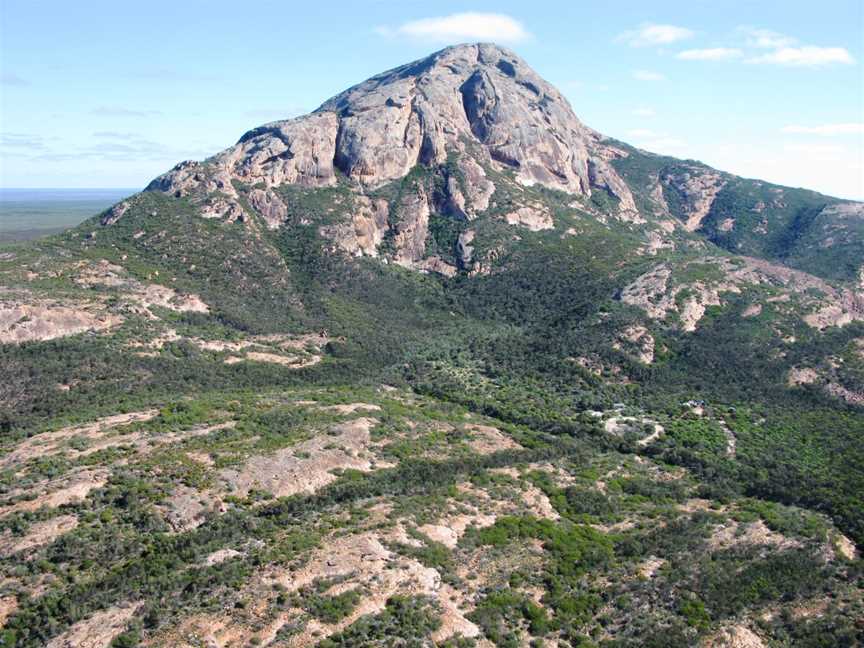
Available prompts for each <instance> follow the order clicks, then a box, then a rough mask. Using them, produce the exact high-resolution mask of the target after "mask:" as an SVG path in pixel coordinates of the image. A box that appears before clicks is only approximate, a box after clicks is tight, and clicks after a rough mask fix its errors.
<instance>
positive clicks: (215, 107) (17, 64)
mask: <svg viewBox="0 0 864 648" xmlns="http://www.w3.org/2000/svg"><path fill="white" fill-rule="evenodd" d="M49 4H51V8H52V11H49V12H45V11H44V10H42V9H39V8H34V7H33V6H31V4H29V3H24V2H16V1H7V2H5V3H4V5H3V14H4V19H3V21H2V26H0V30H2V36H3V38H2V41H3V45H2V64H0V65H2V70H0V71H2V79H0V80H2V85H0V88H2V98H0V106H2V114H3V120H2V121H3V123H2V127H0V186H2V187H3V188H6V189H130V188H133V187H141V188H143V187H145V186H146V185H147V184H148V183H149V182H150V181H151V180H152V179H153V178H155V177H156V176H158V175H160V174H161V173H164V172H165V171H167V170H168V169H170V168H171V167H172V166H174V165H175V164H176V163H177V162H180V161H181V160H186V159H195V160H200V159H203V158H205V157H208V156H210V155H213V154H215V153H217V152H219V151H220V150H223V149H225V148H227V147H229V146H231V145H232V144H233V143H234V142H236V141H237V139H238V138H239V137H240V136H241V135H242V133H244V132H246V131H247V130H249V129H251V128H254V127H256V126H258V125H260V124H263V123H267V122H270V121H275V120H278V119H289V118H292V117H297V116H299V115H302V114H305V113H307V112H311V111H312V110H314V109H315V107H317V106H318V105H320V104H321V103H322V102H323V101H325V100H326V99H327V98H329V97H331V96H333V95H335V94H337V93H339V92H341V91H342V90H344V89H346V88H348V87H350V86H352V85H355V84H357V83H360V82H362V81H363V80H365V79H367V78H369V77H371V76H373V75H375V74H378V73H380V72H382V71H384V70H389V69H392V68H394V67H398V66H400V65H404V64H406V63H409V62H411V61H414V60H417V59H420V58H423V57H425V56H428V55H429V54H430V53H433V52H435V51H438V50H440V49H442V48H444V47H447V46H450V45H454V44H458V43H462V42H473V41H487V42H488V41H492V42H495V43H496V44H499V45H501V46H503V47H506V48H508V49H511V50H513V51H514V52H515V53H516V54H518V55H519V56H520V57H521V58H523V59H524V60H525V61H526V63H527V64H528V65H530V66H531V67H532V68H533V69H535V70H536V71H537V73H538V74H539V75H540V76H541V77H543V78H545V79H546V80H548V81H549V82H550V83H551V84H552V85H554V86H556V87H557V88H558V89H559V90H560V91H561V92H562V94H563V95H564V96H565V97H566V98H567V100H568V101H569V103H570V104H571V106H572V107H573V110H574V112H575V113H576V115H577V116H578V117H579V119H580V120H581V121H583V122H584V123H585V124H586V125H588V126H589V127H591V128H593V129H595V130H597V131H599V132H601V133H603V134H604V135H607V136H609V137H612V138H614V139H618V140H621V141H624V142H627V143H629V144H632V145H634V146H637V147H639V148H642V149H644V150H647V151H650V152H652V153H658V154H661V155H669V156H672V157H677V158H685V159H694V160H698V161H700V162H703V163H705V164H708V165H710V166H712V167H715V168H717V169H719V170H721V171H725V172H728V173H732V174H735V175H739V176H742V177H745V178H754V179H759V180H764V181H766V182H771V183H776V184H782V185H786V186H791V187H801V188H806V189H811V190H814V191H818V192H820V193H824V194H827V195H833V196H837V197H841V198H847V199H854V200H862V199H864V81H862V78H861V70H860V67H859V66H860V61H861V60H862V57H864V43H862V42H861V39H860V32H859V31H858V28H859V27H860V25H861V22H862V18H864V13H862V12H864V8H862V6H861V5H860V3H857V2H851V1H848V0H833V1H832V2H829V3H827V5H825V4H823V5H821V7H820V10H819V11H818V12H817V11H814V10H813V9H812V7H811V6H810V5H809V4H805V3H803V2H793V3H788V4H787V5H786V6H784V10H783V15H776V14H775V12H773V11H772V10H771V9H770V8H765V7H754V6H752V5H751V4H750V3H748V2H744V1H743V0H742V1H739V2H736V3H734V6H730V5H726V6H724V7H723V8H720V9H718V8H715V7H706V6H699V7H691V6H684V7H682V6H676V4H675V3H671V2H666V3H661V4H660V5H659V6H656V7H652V8H645V7H642V6H637V5H636V4H635V3H624V4H623V5H622V6H621V7H620V8H619V9H620V10H619V11H616V12H615V15H614V16H609V15H607V12H603V11H602V10H601V9H600V8H598V7H590V6H589V7H578V8H575V7H570V6H558V4H557V3H541V4H540V5H538V6H535V8H534V10H533V11H531V12H527V11H524V10H523V9H522V8H521V7H520V5H519V4H518V3H515V2H498V3H489V2H479V3H474V4H473V5H471V6H465V5H464V4H463V3H453V2H449V3H443V5H440V6H438V7H437V9H436V11H435V12H433V14H434V15H430V14H429V13H426V12H422V11H419V10H418V9H417V8H416V7H412V6H408V7H405V6H402V5H401V4H395V3H390V2H386V1H382V2H375V3H372V4H371V5H368V6H365V7H362V8H359V7H354V6H350V5H349V6H344V7H343V8H342V11H340V12H333V11H332V10H330V11H326V12H325V11H323V9H319V8H317V7H302V8H293V7H280V6H275V5H272V4H270V3H267V2H259V3H257V4H256V5H255V6H254V7H250V8H247V9H245V10H244V15H253V14H254V13H255V10H256V9H266V10H267V11H268V12H272V17H273V20H271V21H268V22H267V24H259V23H256V28H257V29H259V30H260V31H261V34H260V38H259V41H260V47H259V48H256V49H255V50H253V49H252V48H249V47H245V43H238V39H237V37H238V34H237V31H236V23H235V19H236V17H237V16H236V14H237V12H236V11H235V10H234V9H233V7H232V6H231V5H230V4H228V3H215V4H211V5H208V7H210V8H211V11H210V12H209V13H208V14H207V15H206V16H203V17H202V16H200V15H199V14H200V11H197V9H198V8H199V5H197V3H190V5H189V6H186V5H184V6H181V7H174V6H173V5H172V11H173V12H174V13H176V14H177V15H176V16H175V19H174V20H172V24H170V25H166V24H164V21H161V20H159V16H160V15H162V14H163V12H161V11H159V6H160V3H157V6H156V7H155V9H156V10H155V11H150V10H148V11H144V10H143V9H139V8H137V7H116V6H113V5H112V4H110V3H107V2H94V3H90V4H88V5H87V6H86V7H71V8H70V7H66V6H64V5H62V4H60V3H49ZM165 6H166V7H167V3H165ZM673 8H674V10H673ZM223 14H224V15H223ZM187 16H188V17H190V18H191V17H192V16H195V17H197V18H200V29H198V30H194V31H193V30H185V29H183V27H184V26H185V25H187V24H195V23H194V22H191V21H187V20H185V18H184V17H187ZM571 18H572V20H570V19H571ZM174 23H176V24H174ZM36 24H38V25H39V30H38V33H37V31H36V30H34V29H33V27H32V26H33V25H36ZM289 24H290V25H291V27H290V35H291V38H292V41H291V42H292V43H296V44H295V45H294V46H293V47H284V46H282V45H281V42H285V41H284V36H285V34H284V33H283V32H282V31H279V29H280V26H282V25H289ZM70 25H73V26H75V27H76V29H69V26H70ZM130 25H132V27H131V28H130V27H129V26H130ZM568 25H569V27H568ZM583 25H590V29H585V28H584V27H582V26H583ZM574 30H578V33H579V36H580V38H579V39H578V40H576V41H575V42H574V38H573V32H574ZM321 33H328V34H329V38H323V39H322V38H320V34H321ZM280 36H281V38H282V40H281V41H280V39H279V37H280ZM156 40H158V42H159V47H158V48H152V43H153V42H154V41H156ZM48 42H50V43H51V45H48V44H46V43H48ZM213 42H219V43H222V44H223V46H224V51H225V55H224V56H223V57H221V58H219V59H218V62H217V59H215V58H214V57H213V55H212V53H211V50H210V49H208V48H212V44H213ZM337 42H338V43H339V44H340V45H343V48H342V49H339V48H336V47H335V43H337ZM345 43H348V44H350V46H351V47H353V49H354V50H355V51H357V52H358V55H356V56H355V55H351V49H348V48H345V47H344V44H345ZM141 49H147V51H148V52H149V55H148V57H142V56H141V55H140V54H139V52H140V51H141ZM361 51H362V52H363V54H362V55H359V52H361ZM295 52H302V53H303V55H302V56H301V57H297V56H296V55H295ZM37 53H38V56H37ZM106 53H110V56H106ZM587 55H590V63H589V64H588V65H585V64H583V61H584V60H585V59H586V56H587ZM574 61H575V63H574ZM226 88H227V89H229V90H230V91H228V92H226ZM825 97H830V100H826V99H825ZM742 102H744V103H746V106H747V110H746V111H745V110H741V108H740V105H741V103H742ZM706 124H709V125H710V127H706Z"/></svg>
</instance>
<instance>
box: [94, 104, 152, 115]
mask: <svg viewBox="0 0 864 648" xmlns="http://www.w3.org/2000/svg"><path fill="white" fill-rule="evenodd" d="M91 112H92V113H93V114H94V115H99V116H101V117H156V116H158V115H161V114H162V111H161V110H138V109H134V108H124V107H123V106H99V107H98V108H94V109H93V110H92V111H91Z"/></svg>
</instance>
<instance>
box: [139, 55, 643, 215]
mask: <svg viewBox="0 0 864 648" xmlns="http://www.w3.org/2000/svg"><path fill="white" fill-rule="evenodd" d="M453 153H457V154H460V156H462V157H470V158H472V162H473V163H474V165H472V166H476V165H479V167H480V173H481V174H482V168H483V167H494V168H499V169H511V170H512V171H513V172H514V173H515V177H516V179H517V181H519V182H521V183H523V184H526V185H531V184H541V185H543V186H546V187H549V188H553V189H558V190H561V191H564V192H567V193H570V194H575V195H582V196H587V195H590V193H591V190H592V188H602V189H605V190H607V191H609V192H610V193H612V194H614V195H615V196H616V197H617V198H618V199H619V207H620V209H621V211H622V212H635V211H636V208H635V204H634V201H633V198H632V196H631V194H630V191H629V189H628V187H627V185H626V184H625V183H624V181H623V180H622V179H621V178H620V177H619V176H618V175H617V173H616V172H615V171H614V170H613V169H612V167H611V166H610V165H609V163H608V161H609V160H610V159H613V158H614V157H616V155H617V154H618V153H617V151H616V149H614V147H612V146H609V145H607V144H605V140H604V138H603V137H602V136H600V135H599V134H598V133H596V132H595V131H592V130H591V129H589V128H587V127H586V126H584V125H583V124H582V123H581V122H580V121H579V119H578V118H577V117H576V115H575V114H574V113H573V110H572V108H571V107H570V105H569V103H568V102H567V100H566V99H565V98H564V97H563V96H562V95H561V94H560V93H559V92H558V90H556V89H555V88H554V87H553V86H552V85H551V84H549V83H547V82H546V81H545V80H543V79H542V78H541V77H540V76H539V75H537V74H536V73H535V72H534V71H533V70H532V69H531V68H530V67H529V66H528V65H527V64H526V63H525V62H524V61H522V59H520V58H519V57H518V56H516V55H515V54H514V53H512V52H510V51H509V50H506V49H504V48H501V47H498V46H495V45H490V44H475V45H460V46H455V47H449V48H446V49H444V50H441V51H440V52H437V53H435V54H432V55H431V56H429V57H427V58H425V59H421V60H419V61H416V62H414V63H410V64H408V65H404V66H401V67H398V68H396V69H394V70H390V71H388V72H384V73H382V74H379V75H377V76H374V77H372V78H370V79H368V80H367V81H364V82H363V83H360V84H358V85H356V86H354V87H352V88H350V89H348V90H346V91H345V92H343V93H341V94H339V95H336V96H335V97H333V98H331V99H329V100H328V101H326V102H324V104H322V105H321V107H320V108H318V109H317V110H316V111H315V112H313V113H311V114H309V115H305V116H303V117H299V118H296V119H291V120H284V121H276V122H272V123H269V124H266V125H264V126H261V127H259V128H256V129H253V130H251V131H249V132H247V133H246V134H244V135H243V136H242V137H241V138H240V140H239V141H238V142H237V144H236V145H235V146H233V147H231V148H229V149H226V150H225V151H223V152H221V153H219V154H217V155H215V156H214V157H212V158H210V159H208V160H206V161H205V162H204V163H198V162H183V163H181V164H179V165H177V166H176V167H174V169H172V170H171V171H169V172H168V173H166V174H164V175H162V176H160V177H159V178H157V179H155V180H154V181H153V182H152V183H151V184H150V185H149V186H148V187H147V189H148V190H159V191H164V192H170V193H173V194H176V195H194V196H198V197H199V198H201V197H202V196H203V195H209V196H210V198H209V199H208V214H212V215H214V216H218V215H219V213H218V212H219V211H220V210H224V212H225V214H223V215H227V217H228V218H232V215H233V216H234V217H240V211H239V210H237V208H236V201H235V200H234V199H236V198H237V196H236V192H235V190H234V188H233V184H232V181H233V180H239V181H240V182H243V183H244V184H249V185H258V184H263V185H264V187H265V188H266V189H264V191H266V190H269V189H270V188H272V187H276V186H279V185H283V184H298V185H303V186H308V187H320V186H328V185H333V184H335V183H336V178H337V171H338V172H341V173H342V174H344V175H345V176H347V177H348V178H349V179H350V180H352V181H354V182H355V183H356V186H357V188H358V189H359V190H360V191H362V190H364V189H366V188H375V187H378V186H381V185H383V184H386V183H387V182H390V181H393V180H397V179H399V178H402V177H404V176H406V175H407V174H408V172H409V171H410V170H411V169H412V168H414V167H415V166H416V165H417V164H423V165H426V166H434V165H440V164H443V163H444V162H445V161H446V160H447V159H448V155H450V154H453ZM472 174H473V175H475V176H476V175H478V172H477V169H475V168H472ZM214 193H215V194H217V195H219V196H221V197H220V198H219V199H213V198H212V196H213V194H214ZM219 200H222V203H219V204H216V205H215V206H214V202H216V203H218V201H219ZM454 201H455V202H458V197H456V198H454ZM259 202H261V203H262V204H266V205H267V206H268V210H269V211H270V212H271V213H275V214H277V215H278V213H280V211H281V210H280V209H279V207H278V205H277V206H275V208H274V205H273V202H274V201H273V200H272V198H270V197H269V196H268V197H266V198H263V197H262V198H261V199H260V200H259ZM268 222H269V219H268Z"/></svg>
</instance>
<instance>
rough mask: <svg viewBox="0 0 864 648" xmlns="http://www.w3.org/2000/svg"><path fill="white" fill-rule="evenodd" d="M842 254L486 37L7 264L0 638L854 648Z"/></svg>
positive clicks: (856, 466) (0, 403)
mask: <svg viewBox="0 0 864 648" xmlns="http://www.w3.org/2000/svg"><path fill="white" fill-rule="evenodd" d="M861 223H862V213H861V205H860V204H859V203H850V202H848V201H841V200H837V199H833V198H830V197H826V196H821V195H819V194H816V193H814V192H809V191H805V190H800V189H791V188H787V187H779V186H775V185H770V184H767V183H762V182H759V181H755V180H746V179H742V178H737V177H735V176H732V175H730V174H727V173H724V172H720V171H716V170H714V169H711V168H710V167H707V166H705V165H703V164H701V163H699V162H695V161H690V160H676V159H673V158H669V157H663V156H657V155H653V154H651V153H648V152H645V151H641V150H639V149H636V148H633V147H631V146H629V145H627V144H626V143H623V142H618V141H615V140H612V139H609V138H606V137H604V136H602V135H601V134H599V133H597V132H595V131H593V130H591V129H590V128H588V127H587V126H585V125H583V124H582V123H581V122H580V121H579V119H578V118H577V117H576V116H575V114H574V112H573V110H572V108H571V107H570V105H569V104H568V103H567V102H566V100H565V99H564V98H563V97H562V96H561V94H560V93H559V92H558V91H557V90H556V89H555V88H553V87H552V86H550V85H549V84H548V83H546V82H545V81H544V80H543V79H542V78H540V77H539V76H538V75H537V74H536V73H535V72H534V71H532V70H531V69H530V68H529V67H528V66H527V64H526V63H525V62H523V61H522V60H521V59H519V58H518V57H517V56H516V55H515V54H513V53H512V52H509V51H508V50H505V49H503V48H499V47H497V46H494V45H485V44H480V45H466V46H459V47H453V48H448V49H445V50H442V51H441V52H438V53H436V54H433V55H431V56H430V57H427V58H425V59H422V60H421V61H417V62H415V63H411V64H408V65H405V66H402V67H399V68H396V69H394V70H391V71H388V72H385V73H383V74H381V75H378V76H376V77H373V78H372V79H369V80H368V81H365V82H363V83H361V84H359V85H357V86H354V87H353V88H350V89H349V90H347V91H345V92H344V93H341V94H339V95H337V96H336V97H334V98H332V99H330V100H328V101H326V102H325V103H324V104H322V106H321V107H320V108H319V109H318V110H316V111H315V112H313V113H311V114H310V115H307V116H304V117H299V118H297V119H292V120H287V121H279V122H273V123H271V124H267V125H264V126H261V127H259V128H255V129H253V130H251V131H249V132H248V133H246V134H245V135H243V136H242V137H241V138H240V140H239V141H238V143H237V144H236V145H234V146H232V147H230V148H228V149H226V150H225V151H223V152H222V153H219V154H217V155H215V156H213V157H212V158H210V159H207V160H204V161H203V162H183V163H180V164H178V165H177V166H176V167H174V168H173V169H172V170H170V171H169V172H167V173H166V174H164V175H162V176H160V177H159V178H157V179H155V180H154V181H153V182H152V183H151V184H150V185H149V186H148V187H147V189H146V190H145V191H143V192H141V193H139V194H136V195H134V196H130V197H129V198H127V199H126V200H124V201H122V202H120V203H118V204H117V205H115V206H114V207H112V208H111V209H110V210H107V211H106V212H104V213H103V214H99V215H97V216H95V217H94V218H92V219H90V220H89V221H87V222H85V223H83V224H82V225H81V226H79V227H77V228H75V229H72V230H69V231H68V232H65V233H64V234H62V235H58V236H55V237H52V238H50V239H44V240H41V241H36V242H33V243H30V244H27V245H17V246H7V247H4V248H3V249H2V250H0V277H2V279H0V283H2V295H0V372H2V374H3V375H4V376H5V377H7V379H6V380H4V381H2V382H0V431H2V439H0V443H2V445H0V447H2V452H0V492H2V495H0V528H2V530H3V535H2V536H0V573H2V575H3V581H2V584H0V613H2V615H0V616H2V618H3V619H4V622H5V624H6V625H5V630H4V633H5V634H2V635H0V641H2V642H3V643H2V644H0V645H21V646H36V645H44V644H46V643H48V642H53V643H48V645H57V646H59V645H69V644H71V645H75V644H76V643H80V642H81V641H83V640H84V638H85V637H86V638H89V639H92V640H93V641H96V642H97V644H98V645H108V644H109V643H110V642H111V641H115V642H116V643H115V645H136V644H138V643H140V644H142V645H183V646H195V645H201V644H202V643H203V644H207V645H218V646H235V645H250V644H255V645H273V646H296V645H317V644H319V642H321V643H320V645H323V646H333V645H351V646H355V645H356V646H364V645H384V644H386V643H387V642H388V641H391V642H395V641H398V640H400V639H401V640H404V641H406V642H414V643H409V644H408V645H433V644H437V645H452V646H456V645H458V646H463V645H478V646H489V645H500V646H514V645H528V644H529V642H531V641H537V642H539V641H548V642H549V643H551V644H552V645H556V643H555V642H557V645H561V646H567V645H570V646H590V645H605V646H645V645H655V646H664V645H700V644H701V645H712V646H724V645H730V646H731V645H740V644H741V643H742V642H748V641H749V642H750V645H753V646H759V645H769V644H770V642H774V643H775V644H776V645H796V646H798V645H814V646H815V645H826V642H827V643H833V644H835V645H854V643H855V642H856V641H860V640H861V639H862V637H861V627H860V624H857V625H856V620H857V619H858V618H860V616H861V613H862V610H864V602H862V596H861V587H860V578H859V575H860V558H859V552H858V549H857V547H856V543H857V544H860V543H861V542H864V501H862V493H861V489H860V483H861V477H862V473H864V469H862V466H864V414H862V403H864V285H862V276H861V271H862V264H864V239H862V233H864V230H862V227H861ZM827 593H830V596H829V595H828V594H827ZM63 642H66V643H65V644H64V643H63ZM448 642H449V643H448ZM736 642H737V643H736Z"/></svg>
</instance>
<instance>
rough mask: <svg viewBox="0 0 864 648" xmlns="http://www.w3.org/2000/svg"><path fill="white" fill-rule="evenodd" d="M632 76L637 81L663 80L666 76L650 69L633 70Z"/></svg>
mask: <svg viewBox="0 0 864 648" xmlns="http://www.w3.org/2000/svg"><path fill="white" fill-rule="evenodd" d="M633 78H634V79H636V80H638V81H665V80H666V77H665V76H663V75H662V74H660V73H659V72H652V71H651V70H634V71H633Z"/></svg>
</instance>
